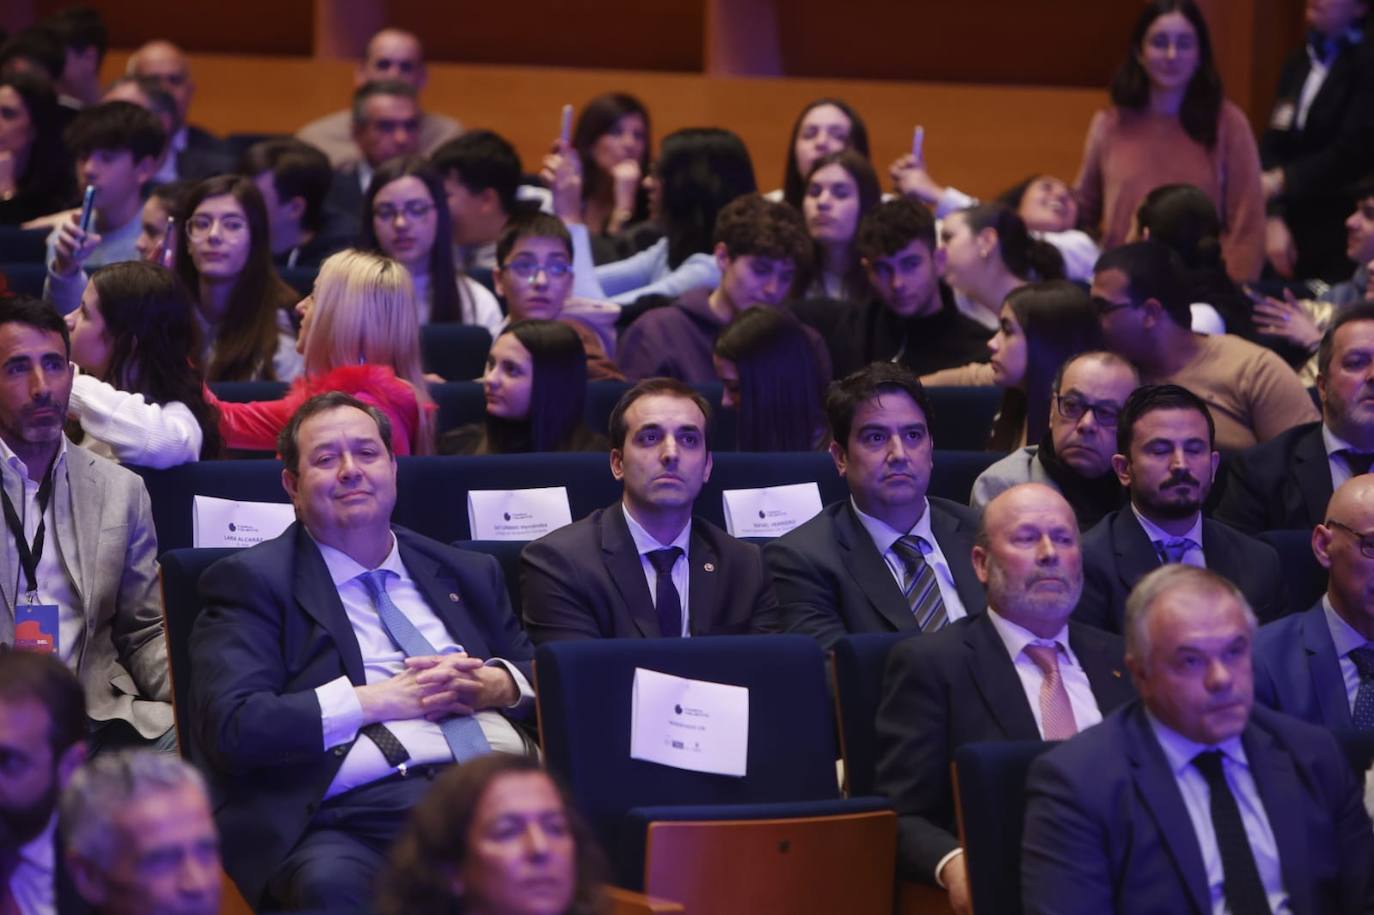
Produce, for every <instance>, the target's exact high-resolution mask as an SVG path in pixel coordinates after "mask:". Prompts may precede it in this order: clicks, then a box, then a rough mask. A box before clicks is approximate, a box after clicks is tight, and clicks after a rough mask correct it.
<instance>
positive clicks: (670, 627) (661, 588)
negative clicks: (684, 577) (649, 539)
mask: <svg viewBox="0 0 1374 915" xmlns="http://www.w3.org/2000/svg"><path fill="white" fill-rule="evenodd" d="M645 555H646V556H648V557H649V565H651V566H653V567H654V573H655V576H656V577H655V578H654V610H656V611H657V612H658V631H659V634H660V635H662V636H663V637H664V638H665V639H680V638H682V595H681V594H678V593H677V585H675V584H673V566H674V565H676V564H677V558H678V557H679V556H681V555H682V548H681V547H676V546H670V547H668V548H667V549H664V550H653V551H651V552H649V553H646V554H645Z"/></svg>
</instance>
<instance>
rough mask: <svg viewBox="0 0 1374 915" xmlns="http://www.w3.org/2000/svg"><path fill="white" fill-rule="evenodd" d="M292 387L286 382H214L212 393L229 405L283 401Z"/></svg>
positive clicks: (211, 384)
mask: <svg viewBox="0 0 1374 915" xmlns="http://www.w3.org/2000/svg"><path fill="white" fill-rule="evenodd" d="M289 387H290V385H289V384H287V383H286V382H285V381H214V382H211V383H210V391H211V393H213V394H214V395H215V396H216V397H218V398H219V399H220V400H224V401H228V402H229V403H251V402H252V401H255V400H281V399H282V398H283V397H285V396H286V390H287V388H289Z"/></svg>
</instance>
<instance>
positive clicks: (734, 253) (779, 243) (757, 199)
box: [715, 194, 811, 272]
mask: <svg viewBox="0 0 1374 915" xmlns="http://www.w3.org/2000/svg"><path fill="white" fill-rule="evenodd" d="M715 243H716V244H720V245H724V246H725V250H726V252H727V253H728V254H729V256H730V257H731V258H736V257H743V256H745V255H753V256H756V257H770V258H774V259H776V260H790V261H791V262H792V263H793V264H794V265H795V266H796V268H797V270H798V271H801V272H804V271H805V270H806V269H807V267H808V266H810V264H811V237H810V236H809V235H807V234H806V220H805V219H803V218H802V215H801V213H800V212H798V211H797V210H796V209H795V208H793V207H790V206H788V205H787V204H785V203H774V202H773V201H771V200H767V199H765V198H764V197H761V196H759V195H758V194H746V195H744V196H743V197H736V198H735V199H734V200H732V201H730V203H728V204H726V205H725V207H724V208H723V209H722V210H721V211H720V215H719V216H717V217H716V230H715Z"/></svg>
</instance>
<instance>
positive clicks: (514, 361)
mask: <svg viewBox="0 0 1374 915" xmlns="http://www.w3.org/2000/svg"><path fill="white" fill-rule="evenodd" d="M482 393H483V395H484V397H485V399H486V404H487V415H486V419H485V420H484V421H483V422H481V423H473V424H471V425H467V426H463V427H461V428H459V429H454V430H453V431H452V432H450V433H448V434H447V435H445V436H444V440H443V442H442V443H441V444H440V450H441V451H443V452H444V453H446V454H523V453H526V452H531V451H600V450H603V449H605V447H606V441H605V439H604V438H602V437H601V436H598V435H595V434H593V433H592V432H591V430H589V429H588V428H587V427H586V424H585V423H583V421H582V413H583V409H584V405H585V402H586V399H587V354H586V352H585V351H584V350H583V349H582V341H581V340H580V339H578V336H577V334H575V333H574V332H573V330H572V328H570V327H568V326H567V325H566V324H563V323H561V322H559V321H541V320H538V319H528V320H524V321H516V322H515V323H514V324H512V325H511V326H510V327H508V328H506V330H505V332H504V333H502V334H501V335H500V336H499V337H497V338H496V340H495V341H494V342H493V343H492V345H491V352H490V353H489V354H488V355H487V370H486V372H485V373H484V374H483V375H482Z"/></svg>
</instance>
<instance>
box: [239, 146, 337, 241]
mask: <svg viewBox="0 0 1374 915" xmlns="http://www.w3.org/2000/svg"><path fill="white" fill-rule="evenodd" d="M238 173H239V174H240V175H247V176H248V177H249V178H252V179H253V183H254V184H256V185H257V186H258V190H259V191H260V192H261V193H262V200H263V203H264V204H266V206H267V221H268V225H269V234H270V235H271V238H272V261H273V262H274V263H275V264H276V265H277V266H278V267H315V266H318V265H319V264H320V263H321V262H322V261H323V260H324V259H325V258H326V257H328V256H329V255H331V254H333V253H334V252H335V251H337V250H339V249H340V248H342V247H344V245H345V244H346V241H345V240H344V239H341V238H339V237H338V236H332V237H331V236H327V235H325V233H324V231H323V230H324V200H325V196H326V195H327V194H328V193H329V182H330V181H331V180H332V179H333V172H331V171H330V168H329V158H328V157H327V156H325V154H324V153H322V152H320V151H319V150H318V149H316V148H315V147H313V146H311V145H310V144H308V143H302V142H301V141H300V140H296V139H288V138H278V139H275V140H262V141H261V142H258V143H254V144H253V145H252V146H250V147H248V149H247V150H246V151H245V152H244V154H243V156H242V157H241V158H240V159H239V162H238Z"/></svg>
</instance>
